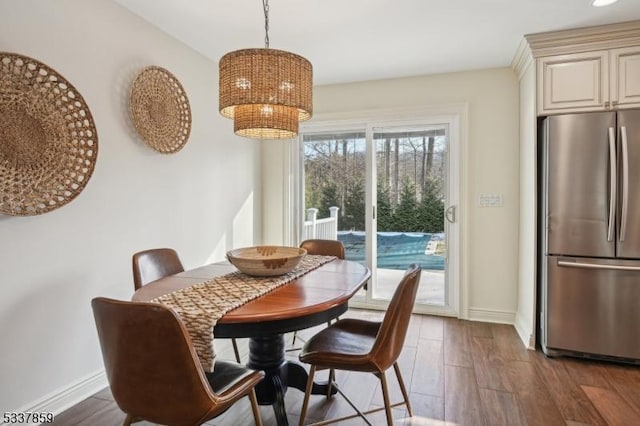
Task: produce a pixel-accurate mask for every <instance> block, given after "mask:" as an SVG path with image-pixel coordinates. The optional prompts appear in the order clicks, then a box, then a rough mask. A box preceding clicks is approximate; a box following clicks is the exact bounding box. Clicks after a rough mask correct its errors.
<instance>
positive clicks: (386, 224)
mask: <svg viewBox="0 0 640 426" xmlns="http://www.w3.org/2000/svg"><path fill="white" fill-rule="evenodd" d="M377 218H378V231H380V232H384V231H391V228H392V222H391V196H390V195H389V189H388V188H387V186H386V185H378V208H377Z"/></svg>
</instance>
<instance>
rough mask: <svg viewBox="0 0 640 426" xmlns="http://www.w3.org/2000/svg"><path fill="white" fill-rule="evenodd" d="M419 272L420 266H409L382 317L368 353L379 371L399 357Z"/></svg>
mask: <svg viewBox="0 0 640 426" xmlns="http://www.w3.org/2000/svg"><path fill="white" fill-rule="evenodd" d="M421 271H422V269H421V268H420V266H417V265H411V266H409V269H407V271H406V272H405V273H404V276H403V277H402V280H401V281H400V284H398V287H397V288H396V291H395V292H394V294H393V297H392V298H391V302H390V303H389V307H388V308H387V312H386V313H385V315H384V319H383V320H382V324H381V325H380V329H379V330H378V334H377V336H376V341H375V343H374V344H373V347H372V349H371V353H370V357H371V360H372V362H373V363H374V364H375V365H376V366H378V368H379V369H380V371H384V370H386V369H387V368H389V367H390V366H391V365H393V363H394V362H396V360H397V359H398V357H399V356H400V352H401V351H402V346H403V345H404V339H405V337H406V336H407V329H408V328H409V321H410V320H411V312H412V311H413V305H414V303H415V301H416V294H417V293H418V285H419V284H420V273H421Z"/></svg>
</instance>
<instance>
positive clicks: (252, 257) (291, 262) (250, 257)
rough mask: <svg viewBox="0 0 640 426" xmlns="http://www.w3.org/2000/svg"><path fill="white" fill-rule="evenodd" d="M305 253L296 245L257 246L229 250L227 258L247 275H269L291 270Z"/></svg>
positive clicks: (281, 273) (282, 273)
mask: <svg viewBox="0 0 640 426" xmlns="http://www.w3.org/2000/svg"><path fill="white" fill-rule="evenodd" d="M306 254H307V251H306V250H305V249H303V248H297V247H283V246H257V247H243V248H239V249H235V250H230V251H228V252H227V259H229V262H231V263H232V264H233V265H234V266H235V267H236V268H238V269H239V270H240V272H244V273H245V274H247V275H252V276H254V277H271V276H276V275H284V274H286V273H287V272H291V271H292V270H293V269H294V268H295V267H296V266H298V263H300V261H301V260H302V258H303V257H304V256H305V255H306Z"/></svg>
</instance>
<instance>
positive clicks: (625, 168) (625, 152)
mask: <svg viewBox="0 0 640 426" xmlns="http://www.w3.org/2000/svg"><path fill="white" fill-rule="evenodd" d="M620 135H621V136H622V212H621V217H620V242H623V241H624V238H625V234H626V233H627V215H628V210H629V145H628V143H627V128H626V127H625V126H621V127H620Z"/></svg>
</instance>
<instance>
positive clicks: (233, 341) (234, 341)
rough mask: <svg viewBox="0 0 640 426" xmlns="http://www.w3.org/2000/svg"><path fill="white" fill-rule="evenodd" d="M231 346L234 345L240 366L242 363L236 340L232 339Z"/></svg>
mask: <svg viewBox="0 0 640 426" xmlns="http://www.w3.org/2000/svg"><path fill="white" fill-rule="evenodd" d="M231 344H232V345H233V353H234V354H235V356H236V362H237V363H238V364H240V363H241V362H242V361H241V360H240V351H238V342H236V339H231Z"/></svg>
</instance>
